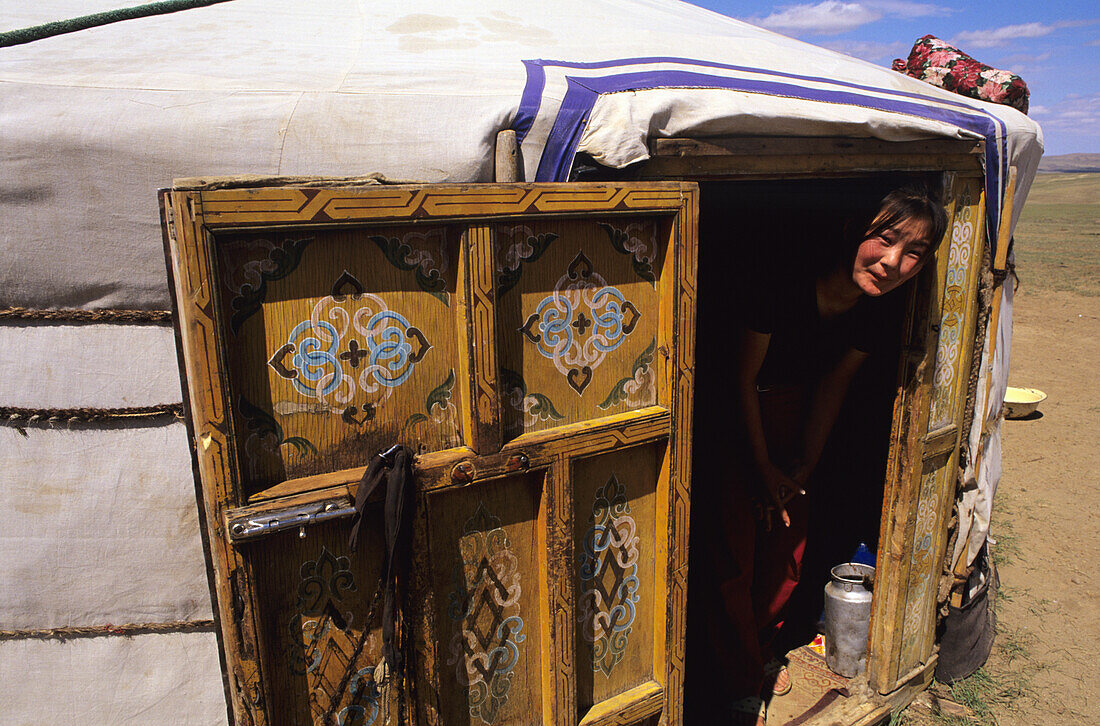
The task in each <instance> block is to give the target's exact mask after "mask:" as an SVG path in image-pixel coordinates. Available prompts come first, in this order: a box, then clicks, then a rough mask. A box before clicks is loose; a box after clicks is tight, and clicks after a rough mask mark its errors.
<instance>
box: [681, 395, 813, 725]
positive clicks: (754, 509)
mask: <svg viewBox="0 0 1100 726" xmlns="http://www.w3.org/2000/svg"><path fill="white" fill-rule="evenodd" d="M804 400H805V397H804V396H803V395H802V394H801V392H799V391H793V390H788V391H781V392H773V393H763V394H761V409H762V414H763V418H764V427H765V435H766V438H767V441H768V450H769V454H770V455H771V457H772V460H773V461H774V462H777V463H780V464H782V463H784V462H786V461H790V460H791V459H792V458H793V455H794V453H795V452H796V450H797V447H798V446H799V445H800V443H801V442H800V439H801V424H802V419H803V412H804V408H805V407H804ZM731 448H733V447H731ZM737 448H740V447H737ZM716 458H717V457H715V459H716ZM745 458H746V457H745V456H744V455H743V456H741V457H738V460H737V461H734V462H731V461H730V459H729V458H728V457H723V461H724V463H723V464H719V465H715V463H714V462H715V459H710V460H709V461H707V460H705V458H701V457H700V456H699V455H698V454H697V456H696V461H697V462H700V463H702V466H700V467H699V468H698V470H697V471H696V475H695V477H694V483H693V488H694V491H693V495H696V501H697V506H702V507H704V508H705V509H704V510H703V511H702V512H700V513H699V516H697V517H695V518H694V523H695V526H696V531H695V532H694V533H693V537H692V548H693V551H692V566H691V574H690V577H691V585H690V587H691V590H692V598H693V602H692V604H691V606H690V608H691V612H690V613H689V616H690V618H691V625H690V626H689V627H690V628H691V630H692V631H693V632H691V633H690V635H689V639H690V640H691V641H693V642H689V651H690V652H691V662H690V663H689V666H688V667H689V676H688V680H689V683H692V685H693V687H692V688H691V691H692V698H693V700H696V701H697V702H709V703H713V704H720V703H721V702H726V703H728V702H729V701H732V700H736V699H738V698H742V697H746V696H757V695H760V692H761V689H762V688H763V686H764V681H765V676H764V665H765V664H766V663H767V662H768V661H769V660H771V658H772V657H774V656H782V655H784V653H783V652H779V653H773V652H772V647H773V645H774V644H775V639H776V636H777V635H778V633H779V629H780V626H781V625H782V624H783V620H784V617H785V615H786V612H787V605H788V603H789V601H790V599H791V594H792V593H793V592H794V589H795V587H796V586H797V585H798V581H799V578H800V577H801V574H802V559H803V554H804V552H805V548H806V534H807V529H808V523H809V508H808V506H807V502H806V498H805V497H803V496H799V497H796V498H795V499H793V500H792V501H791V502H790V503H789V504H788V505H787V513H788V514H789V516H790V518H791V526H790V527H784V526H783V523H782V521H776V522H773V523H772V526H771V527H770V528H769V527H767V526H766V524H765V522H763V521H761V519H760V518H759V513H760V504H761V502H762V501H763V498H764V493H763V491H762V489H761V488H760V485H759V484H758V483H757V481H756V480H755V477H754V475H753V473H752V472H751V467H749V466H748V465H747V461H746V460H745ZM773 519H775V518H773ZM784 650H785V649H784Z"/></svg>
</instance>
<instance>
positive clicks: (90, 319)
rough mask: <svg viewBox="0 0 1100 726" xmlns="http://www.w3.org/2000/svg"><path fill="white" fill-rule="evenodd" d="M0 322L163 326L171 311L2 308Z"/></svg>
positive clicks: (168, 320)
mask: <svg viewBox="0 0 1100 726" xmlns="http://www.w3.org/2000/svg"><path fill="white" fill-rule="evenodd" d="M0 320H54V321H57V322H63V323H144V324H157V325H164V324H167V323H171V322H172V311H171V310H122V309H115V308H104V309H101V310H81V309H78V308H46V309H36V308H16V307H12V308H3V309H0Z"/></svg>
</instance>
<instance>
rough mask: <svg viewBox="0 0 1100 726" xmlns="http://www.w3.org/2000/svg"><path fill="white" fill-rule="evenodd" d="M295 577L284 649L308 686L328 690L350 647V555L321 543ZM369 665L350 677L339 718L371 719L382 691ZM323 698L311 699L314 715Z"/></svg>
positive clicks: (351, 721)
mask: <svg viewBox="0 0 1100 726" xmlns="http://www.w3.org/2000/svg"><path fill="white" fill-rule="evenodd" d="M299 578H300V579H299V581H298V598H297V601H296V603H295V605H294V611H293V612H292V614H291V616H290V618H289V620H288V621H287V624H286V631H285V632H286V635H287V636H288V643H287V646H286V649H285V652H286V656H287V658H288V660H289V666H290V671H291V672H292V673H295V674H297V675H300V676H305V678H306V681H307V683H308V684H309V690H310V692H311V693H314V694H318V695H325V696H327V693H328V691H329V690H330V687H331V685H332V684H331V683H330V681H331V680H332V674H333V673H334V672H335V673H342V672H344V670H345V669H347V667H348V666H349V664H350V662H351V659H352V656H353V655H354V653H355V645H356V639H357V634H356V632H355V631H354V630H353V627H352V626H353V623H354V619H355V613H354V612H353V609H352V604H351V603H349V602H348V595H349V594H350V593H354V592H356V591H357V590H358V588H357V587H356V584H355V575H354V573H353V571H352V568H351V560H350V558H348V557H341V556H337V555H334V554H333V553H332V552H330V551H329V550H328V548H327V547H325V546H323V545H322V547H321V551H320V553H319V554H318V555H317V559H316V560H309V561H307V562H304V563H302V565H301V567H300V568H299ZM362 626H363V627H367V624H366V623H363V624H362ZM374 671H375V666H373V665H368V666H365V667H363V668H360V669H359V670H358V671H357V672H356V674H355V675H354V676H353V677H352V679H351V680H350V681H349V688H348V696H349V701H348V703H347V704H346V705H345V706H344V707H342V708H341V709H340V710H339V711H338V713H337V723H338V724H342V725H344V724H346V726H353V725H354V726H370V724H373V723H375V721H376V720H377V718H378V715H379V711H380V701H381V694H380V690H379V686H378V684H377V683H376V682H375V676H374ZM324 700H325V699H324V698H321V700H316V699H313V700H312V701H311V703H312V708H313V712H314V716H315V717H317V716H320V714H321V713H323V712H324V711H325V710H326V709H327V708H328V706H329V704H328V703H326V702H322V701H324Z"/></svg>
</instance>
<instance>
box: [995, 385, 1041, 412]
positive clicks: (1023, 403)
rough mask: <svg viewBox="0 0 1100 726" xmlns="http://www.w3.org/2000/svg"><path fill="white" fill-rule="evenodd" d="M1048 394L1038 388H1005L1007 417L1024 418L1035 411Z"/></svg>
mask: <svg viewBox="0 0 1100 726" xmlns="http://www.w3.org/2000/svg"><path fill="white" fill-rule="evenodd" d="M1046 398H1047V394H1045V393H1043V392H1042V391H1040V390H1039V389H1038V388H1014V387H1012V386H1009V387H1008V388H1007V389H1006V390H1005V418H1023V417H1024V416H1030V415H1031V414H1033V413H1035V409H1037V408H1039V404H1040V403H1042V402H1043V401H1045V400H1046Z"/></svg>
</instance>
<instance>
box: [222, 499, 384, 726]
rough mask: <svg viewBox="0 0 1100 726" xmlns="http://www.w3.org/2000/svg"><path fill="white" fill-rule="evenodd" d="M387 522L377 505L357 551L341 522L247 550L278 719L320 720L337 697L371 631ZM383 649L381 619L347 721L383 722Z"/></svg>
mask: <svg viewBox="0 0 1100 726" xmlns="http://www.w3.org/2000/svg"><path fill="white" fill-rule="evenodd" d="M381 524H382V520H381V514H380V512H379V511H378V507H372V508H371V509H370V510H369V511H368V513H367V515H366V520H365V521H364V525H363V531H364V535H363V536H362V537H361V538H360V542H359V551H358V552H357V553H351V552H349V551H348V548H347V539H348V530H347V527H346V525H344V524H343V523H342V522H334V523H329V524H324V525H320V526H317V527H311V528H310V529H309V530H308V535H307V536H306V537H304V538H303V537H300V536H299V533H298V532H297V531H285V532H280V533H278V534H274V535H272V536H270V537H266V538H264V539H262V540H259V541H257V542H255V543H253V544H251V545H249V547H248V549H246V550H245V552H244V554H245V556H246V557H247V558H248V560H249V562H250V563H251V565H252V568H253V573H254V578H255V579H254V582H255V587H256V600H257V602H259V603H260V607H259V612H258V613H257V615H258V617H257V620H258V622H259V623H260V624H261V625H260V633H259V635H260V642H261V644H262V645H261V648H262V650H263V658H262V662H263V664H264V672H265V680H266V681H267V683H268V685H269V689H268V692H269V694H270V696H269V697H270V699H271V711H272V712H273V713H275V714H279V717H278V718H277V719H276V721H277V722H279V723H287V724H295V725H296V726H297V725H301V726H305V725H306V724H314V723H319V722H320V721H321V718H322V716H323V715H324V713H325V711H326V710H328V709H329V707H330V706H331V696H332V694H335V693H336V691H337V689H338V686H339V684H340V680H341V679H342V678H343V676H344V672H345V669H346V668H347V667H348V664H349V663H350V662H351V660H352V657H353V655H354V652H355V648H356V646H357V645H358V643H359V639H360V636H361V634H362V633H363V629H364V627H368V626H367V625H366V623H365V620H366V615H367V612H368V609H369V606H370V602H371V598H372V596H373V595H374V592H375V588H376V586H377V584H378V573H379V565H380V562H381V556H380V554H381V552H382V551H383V543H382V536H381V533H382V531H383V530H382V526H381ZM379 607H381V605H379ZM381 645H382V636H381V628H380V627H379V624H378V622H377V620H376V621H375V622H374V623H373V624H372V625H370V626H369V634H368V636H367V638H366V641H365V644H364V648H363V652H362V654H361V655H360V656H359V658H358V659H357V660H356V665H355V668H354V675H353V676H352V678H351V680H350V681H349V682H348V683H347V686H346V687H345V694H344V696H343V698H341V700H340V704H339V707H338V708H337V709H336V710H335V712H334V713H335V715H336V716H338V717H340V718H342V719H343V721H342V722H343V723H347V724H349V725H350V724H353V723H354V724H356V725H357V726H371V725H372V724H381V723H382V720H381V712H382V711H383V709H384V708H385V706H386V703H385V700H386V699H387V698H389V697H390V694H389V691H388V689H383V688H382V687H381V684H380V682H378V681H377V679H376V667H377V665H378V664H379V663H380V662H381V660H382V655H381Z"/></svg>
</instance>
